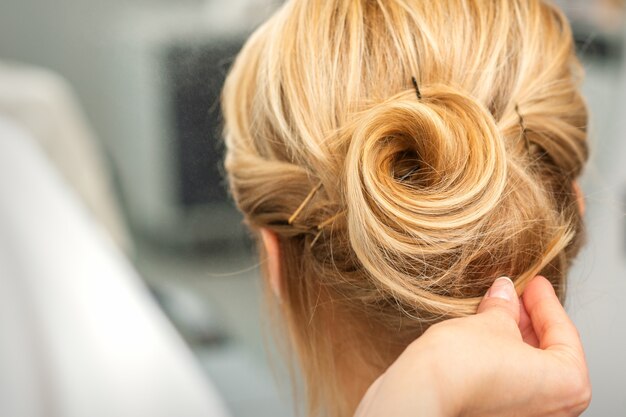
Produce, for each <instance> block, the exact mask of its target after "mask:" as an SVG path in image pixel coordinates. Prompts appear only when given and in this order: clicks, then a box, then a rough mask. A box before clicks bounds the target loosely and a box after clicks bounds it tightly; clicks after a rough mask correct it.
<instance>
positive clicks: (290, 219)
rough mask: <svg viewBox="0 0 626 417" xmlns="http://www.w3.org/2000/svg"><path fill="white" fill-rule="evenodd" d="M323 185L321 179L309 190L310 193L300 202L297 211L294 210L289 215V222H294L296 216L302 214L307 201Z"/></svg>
mask: <svg viewBox="0 0 626 417" xmlns="http://www.w3.org/2000/svg"><path fill="white" fill-rule="evenodd" d="M321 186H322V181H320V182H319V183H317V185H316V186H315V187H313V189H312V190H311V191H309V194H307V196H306V197H305V198H304V200H303V201H302V203H300V205H299V206H298V208H297V209H296V211H294V212H293V214H292V215H291V217H289V220H287V222H288V223H289V224H292V223H293V221H294V220H295V219H296V217H298V215H299V214H300V212H301V211H302V209H303V208H304V206H306V205H307V203H308V202H309V201H310V200H311V199H312V198H313V196H314V195H315V193H316V192H317V190H319V189H320V187H321Z"/></svg>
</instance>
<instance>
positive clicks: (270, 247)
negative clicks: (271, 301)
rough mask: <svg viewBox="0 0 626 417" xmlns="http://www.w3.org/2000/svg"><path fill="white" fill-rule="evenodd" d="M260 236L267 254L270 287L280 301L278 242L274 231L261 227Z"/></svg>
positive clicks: (280, 276) (280, 279) (280, 283)
mask: <svg viewBox="0 0 626 417" xmlns="http://www.w3.org/2000/svg"><path fill="white" fill-rule="evenodd" d="M261 237H262V239H263V245H264V246H265V252H266V254H267V260H266V262H267V267H268V268H267V271H268V274H269V276H268V277H267V279H268V280H269V285H270V288H271V289H272V292H273V293H274V295H275V296H276V298H277V299H278V300H279V301H282V275H281V271H280V256H281V254H280V243H279V241H278V236H277V235H276V233H274V232H272V231H271V230H269V229H266V228H264V227H263V228H261Z"/></svg>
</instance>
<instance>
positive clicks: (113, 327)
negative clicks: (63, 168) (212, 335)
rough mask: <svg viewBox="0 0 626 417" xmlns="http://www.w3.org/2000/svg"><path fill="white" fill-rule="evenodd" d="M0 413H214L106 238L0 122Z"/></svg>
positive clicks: (143, 416)
mask: <svg viewBox="0 0 626 417" xmlns="http://www.w3.org/2000/svg"><path fill="white" fill-rule="evenodd" d="M0 415H1V416H11V417H43V416H54V417H87V416H88V417H113V416H115V417H117V416H129V417H200V416H202V417H207V416H214V417H223V416H226V412H225V410H224V407H223V406H222V403H221V401H220V400H219V399H218V397H217V395H216V394H215V392H214V390H213V388H212V385H211V384H210V383H209V382H208V381H207V380H206V379H205V376H204V375H203V374H202V372H201V371H200V368H199V367H198V365H197V364H196V362H195V359H194V358H193V355H192V354H191V352H190V351H189V350H188V349H187V347H186V346H185V345H184V343H183V342H182V340H181V339H180V338H179V337H178V335H177V333H176V331H175V330H174V329H173V328H172V326H171V325H170V324H169V322H168V321H167V319H166V318H165V317H164V315H163V314H162V313H161V311H160V310H159V308H158V307H157V306H156V304H155V303H154V302H153V300H152V298H151V297H150V296H149V293H148V291H147V289H146V288H145V286H144V285H143V282H142V281H141V280H140V279H139V277H138V276H137V275H136V273H135V271H134V270H133V269H132V268H131V266H130V265H129V264H128V262H127V261H126V259H125V258H124V256H123V255H122V254H121V253H120V252H119V251H118V249H117V247H116V246H115V245H114V244H113V242H112V240H111V239H110V238H109V235H108V234H107V233H104V230H103V229H101V227H100V225H99V223H98V222H96V221H95V220H93V218H92V217H91V216H90V214H89V213H88V212H87V211H86V210H85V208H84V207H83V206H82V205H81V204H80V203H79V200H78V199H77V198H76V196H75V195H74V194H72V192H71V189H70V188H69V187H68V186H67V185H66V184H65V182H64V181H63V180H62V178H61V177H60V176H59V175H58V173H57V172H56V171H55V169H54V167H53V166H52V165H51V164H50V163H49V161H48V160H47V158H46V156H45V154H44V153H43V152H42V151H41V150H40V148H39V146H38V145H37V144H36V142H35V141H34V140H32V139H31V138H30V137H29V136H28V134H27V133H26V132H24V131H20V130H18V129H17V128H16V127H15V126H11V125H10V124H9V123H7V121H6V120H3V119H2V118H0Z"/></svg>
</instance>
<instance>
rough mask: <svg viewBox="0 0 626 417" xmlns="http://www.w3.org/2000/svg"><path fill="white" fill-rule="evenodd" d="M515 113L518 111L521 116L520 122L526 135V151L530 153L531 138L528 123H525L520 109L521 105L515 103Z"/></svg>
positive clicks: (518, 115) (523, 134)
mask: <svg viewBox="0 0 626 417" xmlns="http://www.w3.org/2000/svg"><path fill="white" fill-rule="evenodd" d="M515 113H517V117H519V124H520V127H521V128H522V136H524V140H525V141H526V151H527V152H528V153H529V154H530V140H529V139H528V136H527V135H526V125H525V124H524V117H522V114H521V113H520V111H519V105H517V104H515Z"/></svg>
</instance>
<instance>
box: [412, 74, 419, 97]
mask: <svg viewBox="0 0 626 417" xmlns="http://www.w3.org/2000/svg"><path fill="white" fill-rule="evenodd" d="M411 81H412V82H413V87H415V94H417V99H418V100H421V99H422V93H420V88H419V86H418V85H417V79H416V78H415V77H411Z"/></svg>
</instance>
